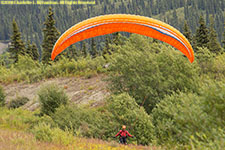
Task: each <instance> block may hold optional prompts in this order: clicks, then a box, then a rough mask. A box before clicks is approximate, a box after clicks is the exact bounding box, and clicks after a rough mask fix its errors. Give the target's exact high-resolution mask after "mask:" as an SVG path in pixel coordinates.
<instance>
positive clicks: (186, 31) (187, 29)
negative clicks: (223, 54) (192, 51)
mask: <svg viewBox="0 0 225 150" xmlns="http://www.w3.org/2000/svg"><path fill="white" fill-rule="evenodd" d="M183 30H184V31H183V34H184V36H185V37H186V38H187V39H188V41H189V42H190V43H191V42H192V35H191V30H190V27H189V25H188V24H187V21H185V22H184V29H183Z"/></svg>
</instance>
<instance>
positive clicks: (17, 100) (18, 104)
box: [8, 97, 29, 109]
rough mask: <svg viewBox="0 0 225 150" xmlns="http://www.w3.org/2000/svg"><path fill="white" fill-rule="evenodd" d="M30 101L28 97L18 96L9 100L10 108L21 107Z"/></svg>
mask: <svg viewBox="0 0 225 150" xmlns="http://www.w3.org/2000/svg"><path fill="white" fill-rule="evenodd" d="M28 101H29V98H27V97H17V98H15V99H13V100H11V101H10V102H9V105H8V108H14V109H15V108H19V107H21V106H23V105H25V104H26V103H27V102H28Z"/></svg>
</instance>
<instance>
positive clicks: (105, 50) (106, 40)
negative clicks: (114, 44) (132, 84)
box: [102, 35, 111, 58]
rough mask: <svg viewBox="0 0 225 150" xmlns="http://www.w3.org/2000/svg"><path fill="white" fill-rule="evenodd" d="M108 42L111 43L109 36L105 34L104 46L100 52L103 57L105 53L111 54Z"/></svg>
mask: <svg viewBox="0 0 225 150" xmlns="http://www.w3.org/2000/svg"><path fill="white" fill-rule="evenodd" d="M110 43H111V41H110V37H109V36H108V35H107V36H106V37H105V46H104V48H103V52H102V53H103V57H104V58H105V55H106V54H111V53H110Z"/></svg>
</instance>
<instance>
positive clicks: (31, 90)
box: [3, 75, 109, 110]
mask: <svg viewBox="0 0 225 150" xmlns="http://www.w3.org/2000/svg"><path fill="white" fill-rule="evenodd" d="M104 78H105V76H104V75H97V76H94V77H92V78H89V79H88V78H84V77H68V78H66V77H62V78H54V79H49V80H44V81H41V82H37V83H32V84H27V83H12V84H8V85H5V86H3V87H4V90H5V92H6V95H7V97H6V102H9V101H10V100H12V99H15V98H16V97H27V98H29V99H30V102H28V103H27V104H26V105H25V106H24V107H25V108H27V109H28V110H35V109H36V108H38V106H39V103H38V95H37V93H38V91H39V89H40V87H42V86H44V85H47V84H52V83H54V84H57V85H58V86H59V87H62V88H64V89H65V92H66V94H67V95H68V96H69V99H70V100H71V101H72V102H74V103H76V104H90V105H91V106H96V105H99V104H100V105H101V103H103V100H104V99H105V98H106V97H107V96H108V95H109V92H108V91H107V88H106V87H107V83H106V82H105V81H103V79H104Z"/></svg>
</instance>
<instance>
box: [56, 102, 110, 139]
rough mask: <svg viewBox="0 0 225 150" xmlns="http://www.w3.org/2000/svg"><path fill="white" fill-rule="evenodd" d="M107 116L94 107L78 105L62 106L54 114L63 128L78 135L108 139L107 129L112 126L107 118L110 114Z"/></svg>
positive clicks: (57, 122)
mask: <svg viewBox="0 0 225 150" xmlns="http://www.w3.org/2000/svg"><path fill="white" fill-rule="evenodd" d="M107 115H108V114H107ZM105 117H106V116H104V115H102V114H101V113H100V112H98V111H96V110H94V109H86V108H79V107H77V106H62V107H60V108H58V109H57V111H56V112H55V114H54V115H53V116H52V118H53V120H54V121H55V123H56V124H57V125H58V126H59V127H60V128H61V129H63V130H65V129H67V128H69V129H70V130H73V131H74V134H75V135H77V136H85V137H90V138H101V139H107V137H108V135H105V132H106V131H105V129H106V128H107V127H109V126H110V125H109V124H108V123H109V120H107V118H109V117H110V115H108V116H107V117H106V118H105ZM106 124H108V125H106ZM105 125H106V126H105ZM109 129H111V127H110V128H109Z"/></svg>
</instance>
